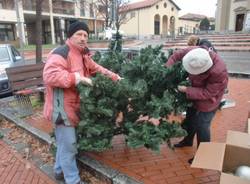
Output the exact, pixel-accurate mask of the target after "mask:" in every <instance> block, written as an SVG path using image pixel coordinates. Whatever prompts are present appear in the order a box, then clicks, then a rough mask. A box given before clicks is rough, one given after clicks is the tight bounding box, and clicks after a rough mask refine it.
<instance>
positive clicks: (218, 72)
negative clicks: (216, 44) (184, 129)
mask: <svg viewBox="0 0 250 184" xmlns="http://www.w3.org/2000/svg"><path fill="white" fill-rule="evenodd" d="M195 48H199V47H188V48H186V49H182V50H178V51H176V52H174V54H173V55H172V56H171V57H170V58H169V60H168V61H167V63H166V66H167V67H169V66H171V65H173V64H174V63H175V62H178V61H181V60H182V58H183V57H184V56H185V55H186V54H187V53H188V52H189V51H190V50H192V49H195ZM209 54H210V57H211V59H212V61H213V66H212V67H211V68H210V69H209V70H208V71H206V72H204V73H201V74H199V75H192V74H189V80H190V81H191V87H188V88H187V92H186V96H187V98H188V99H190V100H192V101H193V103H194V108H196V109H197V110H198V111H202V112H210V111H213V110H215V109H217V108H218V106H219V104H220V101H221V99H222V96H223V94H224V91H225V89H226V87H227V83H228V73H227V69H226V65H225V63H224V62H223V60H222V59H221V58H220V56H219V55H218V54H217V53H215V52H213V51H211V52H209Z"/></svg>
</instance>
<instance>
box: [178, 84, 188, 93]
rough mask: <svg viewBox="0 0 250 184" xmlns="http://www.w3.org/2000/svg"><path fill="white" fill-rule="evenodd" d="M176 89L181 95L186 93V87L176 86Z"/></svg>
mask: <svg viewBox="0 0 250 184" xmlns="http://www.w3.org/2000/svg"><path fill="white" fill-rule="evenodd" d="M177 88H178V90H179V91H180V92H182V93H186V92H187V87H186V86H178V87H177Z"/></svg>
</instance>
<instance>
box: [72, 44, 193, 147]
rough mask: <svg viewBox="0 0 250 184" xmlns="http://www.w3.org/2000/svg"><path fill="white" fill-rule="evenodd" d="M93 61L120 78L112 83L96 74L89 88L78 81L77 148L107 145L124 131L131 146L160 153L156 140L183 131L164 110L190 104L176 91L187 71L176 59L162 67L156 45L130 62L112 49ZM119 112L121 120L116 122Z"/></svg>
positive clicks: (182, 133)
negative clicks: (78, 115) (78, 118)
mask: <svg viewBox="0 0 250 184" xmlns="http://www.w3.org/2000/svg"><path fill="white" fill-rule="evenodd" d="M96 59H97V60H98V61H97V62H99V63H100V64H101V65H103V66H105V67H107V68H108V69H110V70H113V71H114V72H117V73H119V74H120V76H122V77H123V78H124V79H122V80H121V81H116V82H114V81H112V80H110V79H108V78H106V77H105V76H102V75H96V77H94V78H93V79H92V80H93V86H91V87H89V86H85V85H83V84H79V85H78V90H79V93H80V98H81V113H80V118H81V122H80V123H79V126H78V128H77V135H78V147H79V149H80V150H88V151H102V150H105V149H107V148H110V147H111V146H112V145H111V140H112V138H113V136H114V135H117V134H124V136H125V140H126V143H127V145H128V146H130V147H133V148H137V147H141V146H145V147H146V148H150V149H152V150H154V151H159V149H160V144H162V143H164V142H168V143H169V140H170V138H172V137H179V136H184V135H185V131H184V130H183V129H182V128H181V127H180V123H177V122H170V121H169V120H168V119H167V116H168V115H169V114H171V113H173V112H175V113H180V112H183V111H185V109H186V108H187V106H190V105H191V104H190V102H188V101H187V100H186V97H185V95H184V94H182V93H180V92H178V91H177V86H178V85H179V84H181V83H183V82H185V83H186V82H187V81H186V78H187V73H186V72H185V71H184V70H183V69H182V66H181V64H180V63H179V64H176V65H174V66H173V67H171V68H166V67H165V66H164V64H165V62H166V60H167V58H166V57H165V56H164V54H163V53H162V52H161V47H160V46H159V47H156V48H151V47H147V48H145V49H142V50H141V51H140V53H139V56H138V57H136V58H135V59H134V60H132V61H129V60H128V59H126V58H125V57H124V56H123V54H121V53H120V52H116V51H111V52H109V53H107V54H106V55H104V56H103V57H99V58H96ZM119 115H120V116H121V117H122V118H120V120H119V121H118V120H117V118H118V116H119ZM151 118H155V119H158V121H159V125H158V126H156V125H154V124H152V122H151V120H150V119H151Z"/></svg>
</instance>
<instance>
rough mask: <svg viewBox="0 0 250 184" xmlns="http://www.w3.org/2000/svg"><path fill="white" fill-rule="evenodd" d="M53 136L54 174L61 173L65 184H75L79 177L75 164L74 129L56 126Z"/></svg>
mask: <svg viewBox="0 0 250 184" xmlns="http://www.w3.org/2000/svg"><path fill="white" fill-rule="evenodd" d="M55 136H56V144H57V151H56V161H55V165H54V172H55V173H58V174H59V173H62V172H63V174H64V179H65V182H66V183H67V184H76V183H78V182H79V181H80V177H79V170H78V168H77V164H76V154H77V147H76V133H75V128H74V127H70V126H64V125H57V126H56V128H55Z"/></svg>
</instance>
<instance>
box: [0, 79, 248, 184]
mask: <svg viewBox="0 0 250 184" xmlns="http://www.w3.org/2000/svg"><path fill="white" fill-rule="evenodd" d="M228 89H229V93H228V94H227V95H225V97H226V98H230V99H232V100H235V101H236V106H235V107H233V108H227V109H223V110H221V111H218V112H217V114H216V116H215V118H214V120H213V122H212V130H211V131H212V141H214V142H224V141H225V136H226V132H227V130H237V131H245V128H246V122H247V116H248V111H249V109H250V103H249V102H250V95H249V94H250V80H247V79H235V78H231V79H230V80H229V86H228ZM26 121H27V122H29V123H30V124H31V125H32V126H35V127H37V128H39V127H40V129H43V130H44V131H47V132H51V131H52V127H51V124H50V123H48V122H47V121H46V120H44V119H43V118H42V116H41V112H40V115H39V112H38V115H34V116H33V117H30V118H28V119H26ZM177 141H179V140H177V139H174V140H173V142H177ZM195 150H196V148H195V146H194V147H187V148H181V149H176V150H175V151H173V150H170V149H169V148H167V146H166V145H162V147H161V153H160V154H156V153H153V152H151V151H149V150H146V149H145V148H140V149H130V148H128V147H126V146H125V143H124V137H123V136H117V137H115V139H114V140H113V148H112V149H110V150H107V151H105V152H102V153H88V155H89V156H91V157H94V158H96V159H97V160H99V161H101V162H103V163H105V164H107V165H108V166H110V167H112V168H114V169H117V170H119V171H120V172H123V173H125V174H127V175H129V176H130V177H133V178H134V179H136V180H138V181H142V182H143V183H145V184H199V183H202V184H218V183H219V177H220V174H219V172H217V171H212V170H203V169H194V168H190V165H189V164H188V163H187V160H188V159H189V158H191V157H192V156H193V154H194V153H195ZM0 183H1V182H0Z"/></svg>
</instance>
